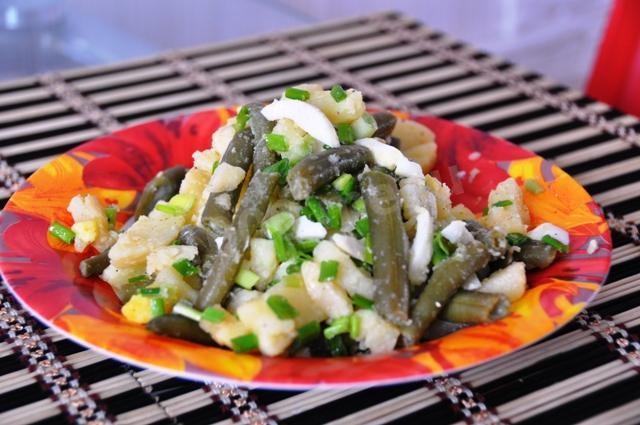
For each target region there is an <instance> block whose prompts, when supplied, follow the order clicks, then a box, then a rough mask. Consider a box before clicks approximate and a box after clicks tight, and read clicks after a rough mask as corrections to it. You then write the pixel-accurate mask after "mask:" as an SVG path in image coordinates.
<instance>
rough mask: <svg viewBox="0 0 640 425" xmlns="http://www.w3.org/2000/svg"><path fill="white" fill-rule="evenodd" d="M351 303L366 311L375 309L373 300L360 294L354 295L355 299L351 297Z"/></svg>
mask: <svg viewBox="0 0 640 425" xmlns="http://www.w3.org/2000/svg"><path fill="white" fill-rule="evenodd" d="M351 302H352V303H353V305H355V306H356V307H360V308H363V309H365V310H371V308H372V307H373V300H370V299H369V298H367V297H363V296H362V295H360V294H354V295H353V297H351Z"/></svg>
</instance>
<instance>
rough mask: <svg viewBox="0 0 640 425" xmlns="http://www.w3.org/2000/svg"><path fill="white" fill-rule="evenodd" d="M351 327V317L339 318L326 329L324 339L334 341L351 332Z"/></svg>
mask: <svg viewBox="0 0 640 425" xmlns="http://www.w3.org/2000/svg"><path fill="white" fill-rule="evenodd" d="M350 325H351V316H342V317H338V318H337V319H334V320H332V321H331V324H330V325H329V326H327V327H326V328H324V337H325V338H326V339H332V338H334V337H336V336H338V335H340V334H346V333H347V332H349V328H350Z"/></svg>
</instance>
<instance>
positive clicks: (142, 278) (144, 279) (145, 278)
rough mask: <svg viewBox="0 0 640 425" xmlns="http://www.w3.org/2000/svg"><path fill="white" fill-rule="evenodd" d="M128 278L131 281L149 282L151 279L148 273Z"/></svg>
mask: <svg viewBox="0 0 640 425" xmlns="http://www.w3.org/2000/svg"><path fill="white" fill-rule="evenodd" d="M128 280H129V283H144V282H149V281H150V280H151V279H150V278H149V276H147V275H146V274H141V275H139V276H133V277H130V278H129V279H128Z"/></svg>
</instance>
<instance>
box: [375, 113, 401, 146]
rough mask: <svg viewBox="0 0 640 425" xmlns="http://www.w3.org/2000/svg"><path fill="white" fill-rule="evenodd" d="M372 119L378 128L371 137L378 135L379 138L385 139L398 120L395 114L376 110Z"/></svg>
mask: <svg viewBox="0 0 640 425" xmlns="http://www.w3.org/2000/svg"><path fill="white" fill-rule="evenodd" d="M373 119H374V120H376V124H377V125H378V129H377V130H376V132H375V133H373V137H380V138H381V139H386V138H387V137H389V136H391V133H392V132H393V129H394V127H395V126H396V122H398V119H397V118H396V116H395V115H393V114H392V113H391V112H387V111H381V112H376V113H375V114H373Z"/></svg>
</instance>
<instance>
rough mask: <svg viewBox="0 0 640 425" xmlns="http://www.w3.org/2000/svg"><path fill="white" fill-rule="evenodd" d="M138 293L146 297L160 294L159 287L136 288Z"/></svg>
mask: <svg viewBox="0 0 640 425" xmlns="http://www.w3.org/2000/svg"><path fill="white" fill-rule="evenodd" d="M138 294H140V295H144V296H146V297H150V296H154V295H160V288H140V289H138Z"/></svg>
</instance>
